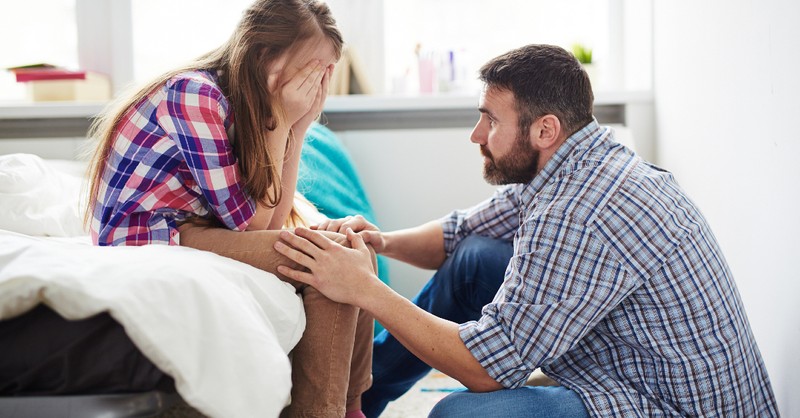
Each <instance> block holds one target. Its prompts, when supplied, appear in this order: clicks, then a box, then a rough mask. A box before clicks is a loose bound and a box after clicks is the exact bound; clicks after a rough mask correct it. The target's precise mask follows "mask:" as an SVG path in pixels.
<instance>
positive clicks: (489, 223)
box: [441, 186, 519, 256]
mask: <svg viewBox="0 0 800 418" xmlns="http://www.w3.org/2000/svg"><path fill="white" fill-rule="evenodd" d="M516 189H517V187H516V186H506V187H502V188H499V189H497V191H495V193H494V194H493V195H492V197H491V198H489V199H487V200H485V201H483V202H481V203H479V204H477V205H475V206H473V207H472V208H470V209H464V210H456V211H453V212H451V213H450V214H449V215H447V216H445V217H444V218H442V219H441V223H442V230H443V231H444V249H445V253H446V254H447V256H450V254H452V253H453V251H454V250H455V248H456V246H457V245H458V243H459V242H461V240H462V239H464V238H465V237H467V236H468V235H471V234H475V235H482V236H486V237H491V238H497V239H504V240H509V241H510V240H511V238H513V236H514V233H515V232H516V230H517V228H518V227H519V204H518V203H517V202H518V199H517V191H516Z"/></svg>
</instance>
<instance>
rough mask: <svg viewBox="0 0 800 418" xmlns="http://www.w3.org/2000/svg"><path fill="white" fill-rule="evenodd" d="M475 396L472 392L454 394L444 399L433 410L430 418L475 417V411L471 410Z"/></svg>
mask: <svg viewBox="0 0 800 418" xmlns="http://www.w3.org/2000/svg"><path fill="white" fill-rule="evenodd" d="M472 395H474V394H473V393H470V392H454V393H451V394H449V395H447V396H445V397H444V399H442V400H441V401H439V402H438V403H437V404H436V405H434V407H433V409H431V412H430V414H428V418H445V417H450V418H456V417H470V416H474V415H473V414H474V412H475V410H474V409H472V408H471V405H472V403H471V402H470V399H471V397H472Z"/></svg>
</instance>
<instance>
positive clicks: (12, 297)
mask: <svg viewBox="0 0 800 418" xmlns="http://www.w3.org/2000/svg"><path fill="white" fill-rule="evenodd" d="M38 303H45V304H47V305H48V306H50V307H51V308H53V309H54V310H55V311H57V312H58V313H59V314H61V315H62V316H64V317H66V318H68V319H80V318H86V317H88V316H91V315H94V314H97V313H99V312H103V311H108V312H109V313H110V314H111V316H112V317H114V318H115V319H116V320H117V321H118V322H120V323H121V324H122V326H123V327H124V328H125V330H126V332H127V333H128V335H129V336H130V338H131V340H132V341H133V342H134V343H135V344H136V346H137V347H138V348H139V349H140V350H141V351H142V353H143V354H145V355H146V356H147V357H148V358H149V359H150V360H151V361H152V362H153V363H154V364H155V365H156V366H158V367H159V368H160V369H161V370H163V371H165V372H166V373H168V374H170V375H171V376H172V377H173V378H174V379H175V382H176V387H177V390H178V392H179V393H180V395H181V397H182V398H183V399H184V400H185V401H186V402H188V403H189V404H190V405H192V406H193V407H195V408H197V409H198V410H199V411H200V412H202V413H204V414H206V415H209V416H212V417H255V416H259V417H261V416H264V417H274V416H278V414H279V412H280V410H281V409H282V408H283V406H284V405H285V404H286V402H287V399H288V396H289V391H290V387H291V373H290V364H289V361H288V357H287V353H288V352H289V350H290V349H291V348H292V347H293V346H294V345H295V344H296V343H297V341H298V340H299V339H300V336H301V334H302V331H303V329H304V327H305V315H304V313H303V306H302V301H301V300H300V298H299V297H298V296H297V295H296V294H295V292H294V289H293V288H292V287H291V286H290V285H288V284H286V283H283V282H281V281H280V280H278V278H277V277H275V276H274V275H271V274H269V273H266V272H264V271H261V270H258V269H255V268H253V267H250V266H248V265H245V264H243V263H239V262H236V261H233V260H230V259H227V258H224V257H220V256H217V255H215V254H212V253H209V252H204V251H199V250H194V249H191V248H183V247H169V246H163V245H149V246H143V247H96V246H92V245H90V244H89V243H88V239H87V238H86V237H77V238H45V237H32V236H28V235H23V234H19V233H15V232H10V231H5V230H0V319H5V318H9V317H13V316H16V315H18V314H21V313H23V312H25V311H27V310H29V309H31V308H32V307H34V306H35V305H36V304H38Z"/></svg>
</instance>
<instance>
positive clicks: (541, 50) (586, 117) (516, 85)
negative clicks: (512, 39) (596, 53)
mask: <svg viewBox="0 0 800 418" xmlns="http://www.w3.org/2000/svg"><path fill="white" fill-rule="evenodd" d="M480 80H481V81H483V82H484V83H486V87H487V88H500V89H504V90H508V91H510V92H511V93H513V94H514V99H515V102H516V107H517V113H519V127H520V131H521V134H522V135H524V136H527V135H528V132H529V129H530V125H531V124H532V123H533V121H535V120H536V119H538V118H539V117H541V116H544V115H547V114H552V115H555V116H556V117H557V118H558V119H559V121H561V124H562V126H563V128H564V131H566V132H567V133H568V134H570V135H571V134H573V133H575V132H576V131H577V130H578V129H580V128H582V127H584V126H585V125H586V124H587V123H589V122H591V121H592V118H593V116H592V106H593V103H594V94H593V93H592V85H591V83H590V81H589V75H588V74H587V73H586V71H585V70H584V69H583V66H581V64H580V63H579V62H578V60H577V59H576V58H575V56H573V55H572V54H571V53H569V52H567V51H566V50H564V49H563V48H561V47H558V46H554V45H527V46H523V47H522V48H518V49H514V50H512V51H509V52H507V53H505V54H503V55H500V56H499V57H496V58H494V59H492V60H491V61H489V62H487V63H486V64H484V66H483V67H481V70H480Z"/></svg>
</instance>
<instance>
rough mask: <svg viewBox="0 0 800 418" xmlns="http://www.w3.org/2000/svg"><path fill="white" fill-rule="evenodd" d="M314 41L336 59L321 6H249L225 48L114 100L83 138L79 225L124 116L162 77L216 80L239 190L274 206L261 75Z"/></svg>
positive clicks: (269, 111) (272, 115)
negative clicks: (193, 75)
mask: <svg viewBox="0 0 800 418" xmlns="http://www.w3.org/2000/svg"><path fill="white" fill-rule="evenodd" d="M320 35H321V36H323V37H324V39H327V40H328V41H330V43H331V45H332V46H333V49H334V52H335V53H336V57H337V58H338V57H339V56H340V55H341V51H342V44H343V40H342V35H341V33H340V32H339V30H338V29H337V27H336V21H335V20H334V19H333V16H332V15H331V12H330V9H329V8H328V6H327V5H326V4H325V3H322V2H319V1H316V0H257V1H256V2H255V3H253V5H251V6H250V7H249V8H248V9H247V10H246V11H245V12H244V15H243V16H242V19H241V21H240V22H239V24H238V26H237V27H236V30H235V31H234V32H233V35H231V37H230V39H228V41H227V42H226V43H225V44H223V45H222V46H220V47H219V48H217V49H215V50H213V51H211V52H209V53H207V54H205V55H203V56H201V57H199V58H197V59H196V60H194V61H193V62H191V63H189V64H187V65H185V66H182V67H180V68H176V69H174V70H172V71H168V72H166V73H164V74H162V75H161V76H159V77H157V78H155V79H154V80H152V81H150V82H149V83H148V84H146V85H145V86H144V87H142V88H140V89H138V90H136V91H135V93H133V94H127V95H121V96H120V97H119V98H118V99H116V100H115V101H114V102H113V103H112V104H111V105H110V106H109V107H108V108H107V109H106V111H104V112H103V114H101V115H100V116H99V117H98V118H97V119H95V121H94V122H93V123H92V126H91V128H90V131H89V137H90V138H93V139H96V140H97V141H98V143H97V146H96V148H95V149H94V153H93V156H92V157H91V162H90V164H89V173H88V176H89V199H88V205H87V208H86V213H85V214H84V221H85V222H87V223H88V222H89V219H91V213H92V211H93V210H94V206H95V205H96V204H97V199H98V197H99V196H98V193H99V189H100V184H101V182H102V175H103V171H104V169H105V166H106V164H107V162H108V158H109V154H110V152H111V148H112V146H113V142H114V138H115V136H116V132H117V129H118V125H119V123H120V121H121V120H122V119H123V116H124V115H125V113H126V112H128V111H129V110H130V109H131V108H132V107H134V106H136V105H137V103H139V101H141V100H142V99H143V98H144V97H146V96H147V95H148V94H150V93H151V92H152V91H153V90H155V89H157V88H159V87H161V86H162V85H164V83H166V82H167V80H169V79H170V78H172V77H174V76H175V75H177V74H180V73H182V72H186V71H194V70H210V71H216V72H217V74H218V75H219V84H220V88H221V89H222V92H223V93H224V94H225V96H226V97H227V98H228V100H229V102H230V104H231V108H232V109H233V114H234V124H235V126H236V128H235V131H236V134H235V138H234V139H233V150H234V153H235V155H236V158H237V160H238V162H239V169H240V171H241V178H242V181H243V183H244V187H245V190H246V191H247V192H248V193H249V194H250V196H252V197H253V198H255V199H256V200H257V201H258V202H259V203H261V204H263V205H266V206H268V207H275V206H276V205H277V204H278V202H279V201H280V199H281V190H282V188H281V179H280V173H279V172H277V170H276V168H275V164H274V163H273V158H272V156H271V155H269V152H268V151H267V149H268V148H267V143H266V141H267V136H266V130H273V129H275V127H276V126H277V123H278V121H279V120H280V118H282V117H283V111H282V109H281V107H280V105H279V101H278V100H277V99H278V98H277V97H276V96H274V95H273V94H272V93H271V92H269V90H268V88H267V76H268V74H267V73H268V71H267V68H270V67H271V65H272V64H273V62H274V61H275V60H276V59H278V58H280V57H281V56H283V55H284V54H285V53H287V52H290V51H292V50H293V49H296V48H295V47H297V46H298V45H301V44H302V42H303V41H307V40H309V39H312V38H314V37H316V36H320ZM289 142H294V141H289ZM287 146H288V145H287ZM290 198H291V197H290ZM292 212H293V213H292V215H291V219H290V220H289V221H290V222H292V221H295V222H297V219H296V213H295V211H292Z"/></svg>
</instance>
